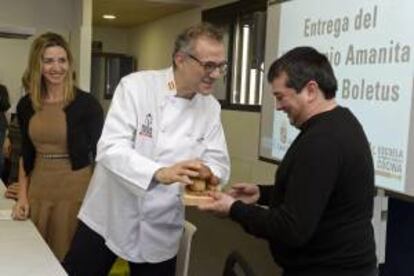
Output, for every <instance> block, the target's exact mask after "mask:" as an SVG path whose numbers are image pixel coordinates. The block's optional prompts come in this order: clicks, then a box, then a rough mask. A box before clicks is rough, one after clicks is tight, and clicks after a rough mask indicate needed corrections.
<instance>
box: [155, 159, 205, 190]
mask: <svg viewBox="0 0 414 276" xmlns="http://www.w3.org/2000/svg"><path fill="white" fill-rule="evenodd" d="M202 166H204V165H203V164H202V162H201V161H200V160H187V161H182V162H178V163H175V164H174V165H172V166H169V167H163V168H161V169H159V170H157V171H156V172H155V174H154V178H155V180H157V181H158V182H160V183H162V184H166V185H168V184H172V183H175V182H181V183H183V184H185V185H191V184H193V181H192V180H191V178H192V177H193V178H194V177H199V176H200V170H201V171H202V173H205V171H204V169H203V167H202Z"/></svg>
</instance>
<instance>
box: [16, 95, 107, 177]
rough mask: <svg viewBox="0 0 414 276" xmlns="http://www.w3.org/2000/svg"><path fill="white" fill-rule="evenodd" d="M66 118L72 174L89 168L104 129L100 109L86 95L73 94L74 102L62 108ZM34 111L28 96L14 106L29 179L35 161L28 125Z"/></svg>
mask: <svg viewBox="0 0 414 276" xmlns="http://www.w3.org/2000/svg"><path fill="white" fill-rule="evenodd" d="M64 112H65V114H66V126H67V141H68V152H69V158H70V162H71V166H72V170H78V169H81V168H84V167H86V166H88V165H89V164H91V162H92V161H93V158H94V157H95V155H96V144H97V142H98V139H99V137H100V136H101V132H102V127H103V121H104V118H103V111H102V107H101V106H100V104H99V103H98V101H97V100H95V98H94V97H93V96H92V95H90V94H89V93H86V92H83V91H81V90H79V89H77V90H76V97H75V99H74V100H73V101H72V102H71V103H70V104H69V105H68V106H66V107H65V108H64ZM34 113H35V111H34V109H33V106H32V101H31V99H30V96H29V95H26V96H24V97H23V98H21V99H20V101H19V103H18V104H17V118H18V121H19V125H20V131H21V134H22V156H23V163H24V169H25V172H26V174H27V175H30V173H31V171H32V170H33V167H34V160H35V158H36V150H35V147H34V145H33V143H32V141H31V140H30V137H29V134H28V128H29V122H30V119H31V118H32V116H33V115H34Z"/></svg>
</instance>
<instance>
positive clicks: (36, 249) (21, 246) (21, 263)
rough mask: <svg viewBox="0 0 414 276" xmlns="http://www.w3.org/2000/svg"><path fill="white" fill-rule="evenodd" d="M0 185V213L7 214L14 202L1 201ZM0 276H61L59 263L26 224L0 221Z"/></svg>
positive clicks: (32, 227) (29, 224)
mask: <svg viewBox="0 0 414 276" xmlns="http://www.w3.org/2000/svg"><path fill="white" fill-rule="evenodd" d="M4 191H5V187H4V185H3V183H2V182H1V181H0V211H7V210H11V207H12V206H13V204H14V202H13V201H12V200H9V199H6V198H4ZM0 275H7V276H27V275H30V276H65V275H67V274H66V272H65V271H64V270H63V268H62V266H61V265H60V263H59V261H58V260H57V259H56V257H55V256H54V255H53V253H52V251H51V250H50V249H49V247H48V246H47V244H46V242H45V241H44V240H43V238H42V237H41V235H40V234H39V232H38V231H37V229H36V227H35V226H34V225H33V223H32V222H31V221H30V220H26V221H14V220H11V219H1V220H0Z"/></svg>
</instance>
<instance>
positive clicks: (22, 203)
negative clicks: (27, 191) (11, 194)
mask: <svg viewBox="0 0 414 276" xmlns="http://www.w3.org/2000/svg"><path fill="white" fill-rule="evenodd" d="M29 210H30V207H29V200H28V199H27V197H21V196H20V197H19V199H18V200H17V202H16V204H14V206H13V210H12V218H13V219H14V220H26V219H27V218H28V217H29Z"/></svg>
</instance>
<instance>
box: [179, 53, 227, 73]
mask: <svg viewBox="0 0 414 276" xmlns="http://www.w3.org/2000/svg"><path fill="white" fill-rule="evenodd" d="M186 55H187V56H189V57H190V58H192V59H193V60H195V61H197V62H198V64H200V66H201V67H203V68H204V71H205V72H206V73H208V74H211V73H213V72H214V71H215V70H216V69H219V72H220V74H226V73H227V62H222V63H215V62H213V61H201V60H199V59H198V58H196V57H195V56H193V55H192V54H189V53H186Z"/></svg>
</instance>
